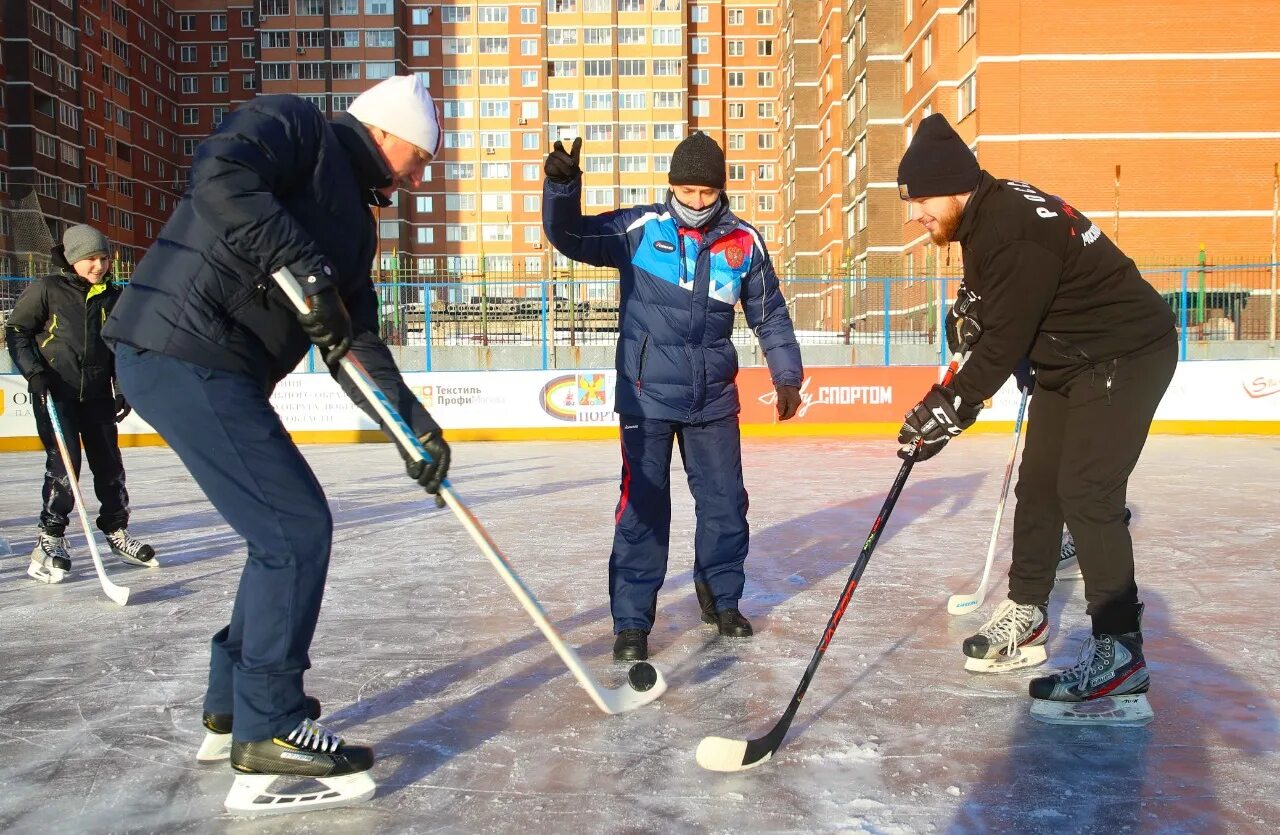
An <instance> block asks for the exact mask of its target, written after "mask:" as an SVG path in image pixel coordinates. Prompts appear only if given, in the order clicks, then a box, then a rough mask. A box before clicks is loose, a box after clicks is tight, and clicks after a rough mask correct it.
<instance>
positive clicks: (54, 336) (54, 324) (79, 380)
mask: <svg viewBox="0 0 1280 835" xmlns="http://www.w3.org/2000/svg"><path fill="white" fill-rule="evenodd" d="M107 248H108V247H107V239H106V237H105V236H104V235H103V234H102V233H101V232H99V231H98V230H97V229H94V228H93V227H92V226H87V225H79V226H70V227H68V228H67V230H66V232H64V233H63V235H62V243H61V244H59V245H58V246H55V247H54V248H53V252H52V253H51V255H52V259H53V264H54V266H56V267H58V272H57V273H54V274H53V275H48V276H45V277H43V278H39V279H36V280H35V281H34V282H32V283H31V285H30V286H29V287H27V288H26V289H25V290H23V291H22V295H20V296H18V301H17V303H16V304H15V305H14V308H13V313H12V315H10V316H9V321H8V323H7V324H6V325H5V341H6V342H7V343H8V346H9V355H10V357H12V358H13V364H14V366H15V367H16V368H17V369H18V371H19V373H21V374H22V376H23V377H25V378H26V380H27V389H28V391H30V392H31V408H32V411H33V412H34V413H35V417H36V431H37V432H38V433H39V435H40V441H41V443H43V444H44V450H45V474H44V490H43V492H42V498H43V507H42V508H41V510H40V534H39V538H38V539H37V541H36V547H35V549H34V550H33V551H32V552H31V565H30V566H28V568H27V574H28V575H30V576H31V577H32V578H33V579H35V580H38V581H40V582H42V583H60V582H62V580H63V579H65V578H66V575H67V573H68V572H69V571H70V570H71V555H70V553H69V552H68V551H67V540H66V536H65V534H66V530H67V522H68V516H69V514H70V513H71V511H72V510H73V509H74V508H75V497H74V495H73V494H72V492H71V478H73V477H74V478H77V479H78V478H79V477H80V447H81V444H82V443H83V445H84V454H85V457H86V458H88V459H89V469H90V470H92V471H93V488H94V492H95V493H96V494H97V496H98V502H99V503H100V509H99V511H98V528H99V529H100V530H101V531H102V532H103V533H104V534H105V535H106V537H107V542H108V543H109V544H110V545H111V551H112V553H114V554H115V555H116V556H117V557H119V558H120V560H121V561H122V562H125V563H128V564H129V565H141V566H147V567H154V566H155V565H156V564H157V563H156V554H155V549H153V548H152V547H151V546H150V545H147V544H146V543H144V542H141V541H140V540H138V539H136V538H135V537H133V536H130V535H129V530H128V524H129V492H128V491H127V490H126V489H125V484H124V480H125V479H124V461H123V460H122V459H121V457H120V442H119V437H118V433H117V431H116V424H117V423H119V422H120V421H122V420H124V419H125V417H126V416H127V415H128V414H129V411H130V409H129V404H128V402H126V400H125V399H124V397H123V396H122V395H121V394H120V393H119V392H117V391H115V389H114V382H115V364H114V363H113V362H112V357H111V352H110V351H109V350H107V346H106V345H105V344H103V341H102V323H103V322H105V321H106V320H107V316H108V315H109V314H110V313H111V308H112V307H113V306H114V305H115V303H116V299H117V298H119V296H120V288H119V287H118V286H116V284H115V282H113V281H112V280H111V260H110V257H109V255H108V252H107ZM50 408H56V409H57V410H58V420H59V424H60V425H61V426H62V431H63V433H64V435H65V437H64V438H63V440H64V441H65V442H66V445H67V454H68V455H69V456H70V458H71V466H72V469H73V470H74V475H69V474H68V473H67V468H66V465H65V464H64V463H63V461H62V455H61V453H60V452H59V451H58V444H57V441H56V440H55V439H54V435H53V423H52V422H51V421H50V419H49V409H50Z"/></svg>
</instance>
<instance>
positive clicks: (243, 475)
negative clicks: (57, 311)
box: [116, 344, 333, 742]
mask: <svg viewBox="0 0 1280 835" xmlns="http://www.w3.org/2000/svg"><path fill="white" fill-rule="evenodd" d="M116 373H117V375H118V378H119V382H120V387H121V389H122V390H123V392H124V396H125V397H126V398H128V400H129V403H130V404H132V405H133V408H134V409H136V410H137V412H138V414H140V415H141V416H142V417H143V419H144V420H146V421H147V423H149V424H151V425H152V426H153V427H155V429H156V431H157V432H159V433H160V436H161V437H163V438H164V439H165V441H166V442H167V443H168V444H169V446H170V447H171V448H172V449H173V451H174V452H176V453H177V454H178V457H179V458H180V459H182V463H183V464H184V465H185V466H186V468H187V470H189V471H190V473H191V475H192V477H193V478H195V480H196V483H197V484H199V485H200V489H201V490H203V491H204V493H205V495H206V496H208V497H209V501H210V502H212V503H213V506H214V507H215V508H216V509H217V511H218V513H220V514H221V515H222V517H223V518H224V519H225V520H226V521H227V524H229V525H230V526H231V527H232V528H233V529H234V530H235V531H236V533H238V534H240V536H242V537H244V540H245V544H246V546H247V550H248V560H247V561H246V562H245V566H244V571H243V573H242V574H241V575H240V588H239V590H238V591H237V593H236V599H235V604H234V606H233V607H232V610H231V622H230V623H229V624H228V625H227V626H226V627H224V628H223V629H221V630H220V631H219V632H218V633H217V634H215V635H214V636H213V643H212V649H211V652H210V659H209V687H208V690H207V691H206V693H205V700H204V709H205V710H207V711H210V712H212V713H234V714H235V723H234V726H233V730H232V735H233V738H234V739H236V740H238V741H243V742H251V741H255V740H264V739H270V738H271V737H273V736H282V735H284V734H285V733H287V732H288V731H290V730H292V729H293V727H294V726H295V725H297V724H298V722H299V721H301V720H302V719H303V718H304V717H305V716H306V706H305V699H304V695H303V690H302V674H303V672H304V671H305V670H307V669H308V668H309V667H310V666H311V661H310V658H309V655H308V651H309V649H310V647H311V638H312V635H313V634H314V633H315V628H316V620H317V618H319V616H320V600H321V598H322V597H323V595H324V583H325V575H326V573H327V572H328V569H329V549H330V546H331V544H332V540H333V518H332V516H331V515H330V513H329V506H328V503H327V502H326V500H325V497H324V492H323V491H322V490H321V488H320V483H319V482H318V481H316V477H315V475H314V474H313V473H312V472H311V467H310V466H308V464H307V462H306V460H305V459H304V458H303V457H302V453H300V452H299V451H298V448H297V446H295V445H294V443H293V441H292V440H291V439H290V438H289V435H288V433H286V432H285V429H284V425H283V424H282V423H281V422H280V417H279V416H278V415H277V414H276V412H275V410H274V409H273V408H272V407H271V404H270V402H269V401H268V399H267V393H266V392H265V391H264V390H263V386H262V383H261V382H260V381H256V380H254V379H252V378H250V377H247V376H244V375H240V374H233V373H229V372H225V371H215V370H213V369H210V368H204V367H202V366H199V365H193V364H191V363H188V362H184V361H182V360H179V359H175V358H173V357H168V356H165V355H163V354H157V353H154V352H150V351H138V350H136V349H134V348H132V347H131V346H128V345H124V344H118V345H117V347H116Z"/></svg>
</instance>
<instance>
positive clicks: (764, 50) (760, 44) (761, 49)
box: [756, 40, 773, 58]
mask: <svg viewBox="0 0 1280 835" xmlns="http://www.w3.org/2000/svg"><path fill="white" fill-rule="evenodd" d="M772 54H773V41H770V40H759V41H756V55H758V56H759V57H761V58H764V57H766V56H769V55H772Z"/></svg>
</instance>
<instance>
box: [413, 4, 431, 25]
mask: <svg viewBox="0 0 1280 835" xmlns="http://www.w3.org/2000/svg"><path fill="white" fill-rule="evenodd" d="M430 22H431V9H430V8H429V7H428V8H425V9H414V10H413V25H414V26H426V25H427V24H428V23H430Z"/></svg>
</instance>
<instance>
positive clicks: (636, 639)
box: [613, 629, 649, 661]
mask: <svg viewBox="0 0 1280 835" xmlns="http://www.w3.org/2000/svg"><path fill="white" fill-rule="evenodd" d="M648 657H649V633H648V632H645V631H644V630H643V629H624V630H622V631H621V632H619V633H618V637H617V639H616V640H614V642H613V660H614V661H644V660H646V659H647V658H648Z"/></svg>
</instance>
